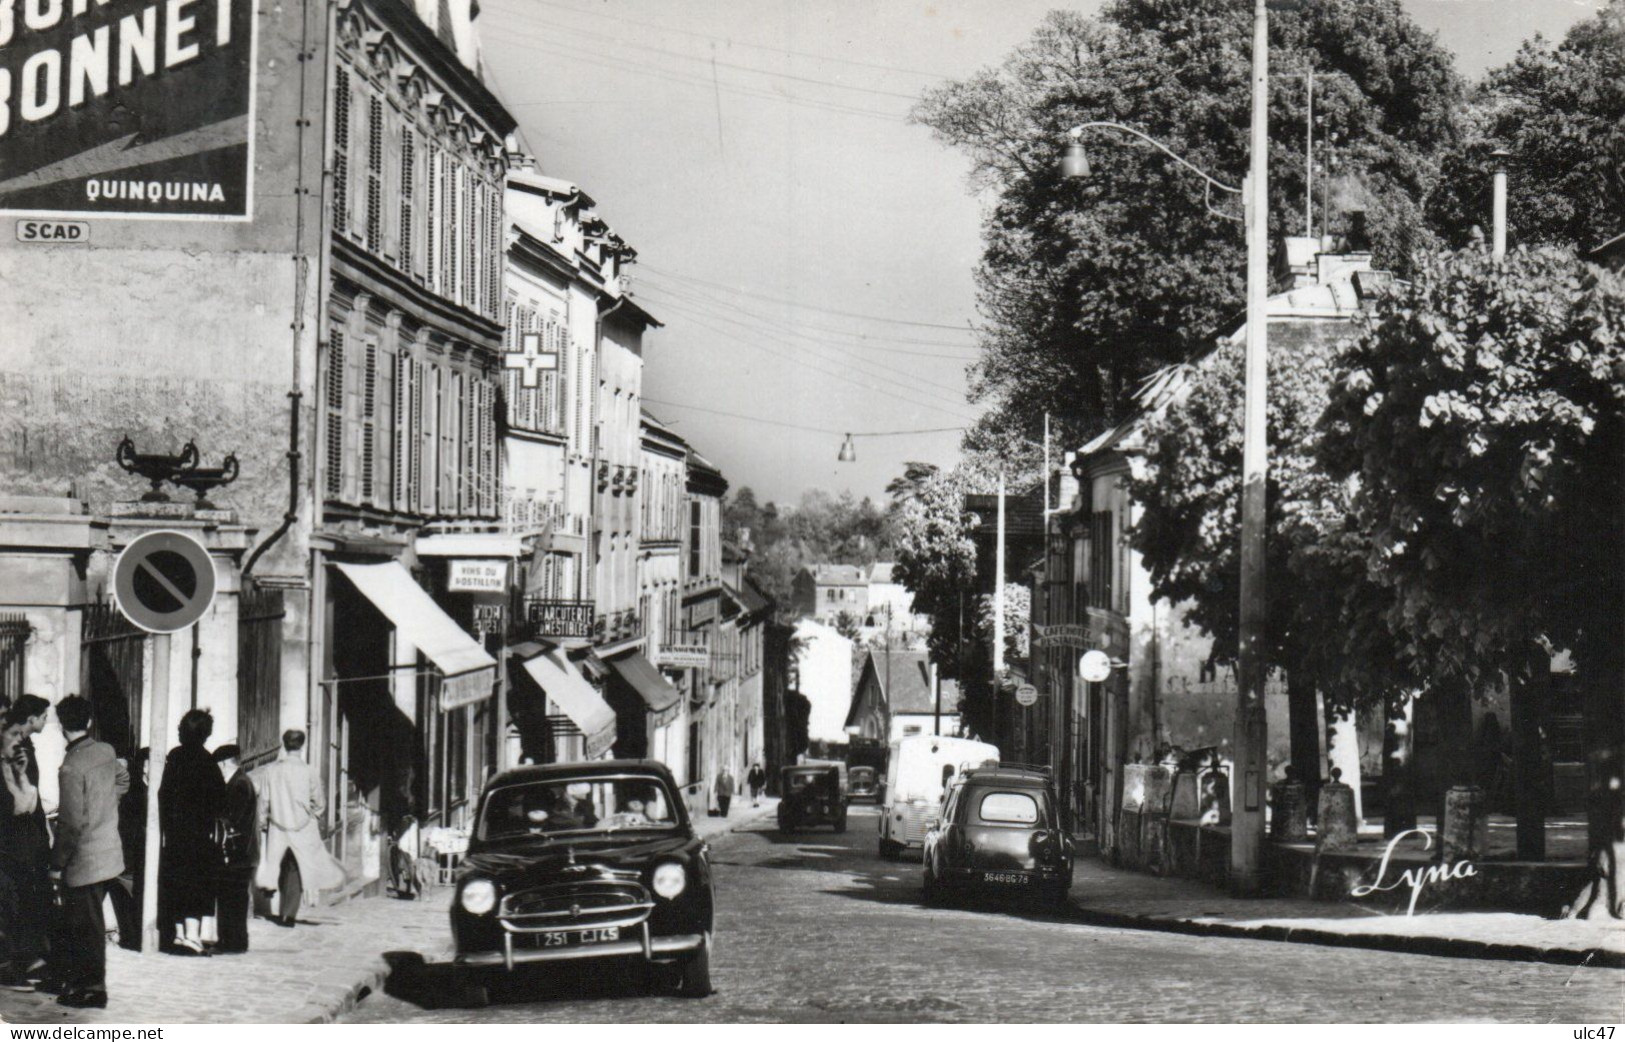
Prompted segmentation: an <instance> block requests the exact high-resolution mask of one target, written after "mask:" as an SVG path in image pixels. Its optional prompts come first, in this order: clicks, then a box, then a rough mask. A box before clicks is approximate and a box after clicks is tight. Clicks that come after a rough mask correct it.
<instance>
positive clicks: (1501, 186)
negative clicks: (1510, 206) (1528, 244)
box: [1490, 148, 1512, 261]
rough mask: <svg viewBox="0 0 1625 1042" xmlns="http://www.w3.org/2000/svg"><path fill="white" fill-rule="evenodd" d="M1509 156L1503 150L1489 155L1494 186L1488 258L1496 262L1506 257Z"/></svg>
mask: <svg viewBox="0 0 1625 1042" xmlns="http://www.w3.org/2000/svg"><path fill="white" fill-rule="evenodd" d="M1511 156H1512V153H1511V152H1508V151H1507V150H1506V149H1504V148H1498V149H1496V150H1495V151H1494V152H1491V153H1490V157H1491V158H1492V159H1494V160H1495V186H1494V192H1493V198H1492V201H1491V203H1490V219H1491V222H1492V223H1493V224H1494V226H1495V228H1494V233H1493V237H1492V238H1491V239H1490V256H1491V257H1492V258H1494V259H1495V260H1497V261H1499V260H1501V259H1502V258H1504V257H1505V256H1506V255H1507V160H1508V159H1509V158H1511Z"/></svg>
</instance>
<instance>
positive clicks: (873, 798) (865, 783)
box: [846, 767, 880, 803]
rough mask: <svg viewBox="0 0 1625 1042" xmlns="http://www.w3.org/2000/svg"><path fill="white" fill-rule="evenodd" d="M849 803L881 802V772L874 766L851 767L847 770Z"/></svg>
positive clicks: (847, 796)
mask: <svg viewBox="0 0 1625 1042" xmlns="http://www.w3.org/2000/svg"><path fill="white" fill-rule="evenodd" d="M846 799H847V802H848V803H858V802H863V803H879V802H880V774H879V772H878V771H876V770H875V769H874V768H873V767H849V768H847V771H846Z"/></svg>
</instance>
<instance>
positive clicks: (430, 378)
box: [419, 362, 440, 514]
mask: <svg viewBox="0 0 1625 1042" xmlns="http://www.w3.org/2000/svg"><path fill="white" fill-rule="evenodd" d="M423 377H424V379H423V409H422V414H423V426H422V428H421V430H422V435H423V436H422V438H421V443H422V445H423V466H422V467H421V468H419V469H420V470H421V471H422V473H421V475H420V481H421V484H420V491H421V494H422V495H421V499H420V507H421V510H422V512H423V513H425V514H433V513H435V512H436V511H437V510H438V509H439V505H440V367H439V366H438V365H435V364H433V363H432V362H431V363H429V364H428V367H427V369H426V370H425V371H424V374H423Z"/></svg>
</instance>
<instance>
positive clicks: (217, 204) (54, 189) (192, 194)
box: [0, 0, 255, 221]
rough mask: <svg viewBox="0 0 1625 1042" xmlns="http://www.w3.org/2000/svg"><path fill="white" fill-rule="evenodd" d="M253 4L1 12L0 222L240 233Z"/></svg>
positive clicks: (78, 1)
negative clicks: (226, 228)
mask: <svg viewBox="0 0 1625 1042" xmlns="http://www.w3.org/2000/svg"><path fill="white" fill-rule="evenodd" d="M254 3H255V0H0V213H7V214H18V215H35V216H52V217H57V216H60V217H82V216H92V217H95V216H101V217H138V218H158V219H188V220H211V219H212V220H237V221H243V220H249V219H250V218H251V217H252V205H253V174H252V171H253V146H254V142H253V128H254V47H255V40H254V29H255V26H254V22H255V18H254Z"/></svg>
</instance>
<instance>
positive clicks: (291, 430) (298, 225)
mask: <svg viewBox="0 0 1625 1042" xmlns="http://www.w3.org/2000/svg"><path fill="white" fill-rule="evenodd" d="M310 2H311V0H305V3H303V4H301V5H300V25H299V119H298V123H297V129H296V131H295V135H294V140H295V148H294V156H295V158H294V170H295V174H294V190H293V192H294V218H293V263H294V285H293V321H292V322H291V323H290V326H291V328H292V331H293V337H292V339H293V373H292V377H291V381H292V382H291V384H290V385H289V388H288V452H287V460H288V506H287V509H286V510H284V511H283V513H282V522H281V523H280V524H279V525H277V527H276V528H275V529H274V530H272V532H271V534H270V535H268V536H266V537H265V538H264V539H263V540H261V541H260V544H259V545H258V546H256V547H254V549H253V551H252V552H251V553H249V555H248V560H247V561H246V562H244V564H243V570H242V578H244V579H246V578H248V577H249V575H250V573H252V572H253V570H254V565H255V564H257V563H259V559H260V558H261V557H263V556H264V555H265V552H266V551H267V550H269V549H270V548H271V547H272V546H273V545H275V544H276V543H277V542H279V541H280V540H281V539H282V537H283V536H285V535H287V534H288V530H289V529H291V528H292V527H293V524H294V522H295V521H297V520H299V473H300V466H299V464H300V452H299V413H300V407H301V405H302V404H303V402H304V389H303V378H304V366H303V364H302V363H303V359H302V358H301V356H300V350H301V340H302V338H303V336H304V332H305V287H306V285H307V284H308V281H309V273H310V257H309V255H308V254H307V253H306V252H305V202H306V200H305V197H306V195H308V194H309V189H307V188H306V187H305V137H306V132H307V131H308V130H309V128H310V119H309V117H308V116H306V114H305V113H306V111H307V110H306V107H305V106H306V100H307V97H308V92H307V90H306V84H307V83H308V81H309V68H310V60H311V58H313V57H314V55H313V54H311V51H310ZM337 13H338V8H337V5H336V4H334V3H331V2H330V3H329V5H328V17H327V23H328V32H327V52H326V53H327V55H328V58H329V60H328V62H327V63H326V77H327V85H326V86H324V88H323V101H324V107H325V105H326V104H328V103H329V99H330V97H331V95H332V90H331V76H332V72H331V66H332V61H331V57H332V53H333V26H334V23H335V21H336V19H337ZM322 126H323V128H324V136H325V128H326V126H327V121H326V120H325V119H324V120H323V122H322ZM323 155H324V162H323V164H322V183H323V190H322V196H321V206H322V217H321V226H322V229H323V231H324V232H325V231H326V225H327V192H326V183H327V163H326V162H325V155H326V152H325V149H324V152H323ZM319 245H320V248H321V250H322V263H321V268H322V269H323V272H324V273H325V269H326V266H327V265H326V262H327V252H328V251H327V248H326V247H327V240H326V238H325V237H324V238H323V239H322V241H321V243H320V244H319ZM325 289H326V284H325V281H324V282H323V284H322V285H321V286H319V287H318V288H317V294H318V300H320V301H321V302H322V306H325V296H326V294H325ZM317 321H318V322H320V321H321V317H320V313H318V316H317ZM318 328H320V327H318Z"/></svg>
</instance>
